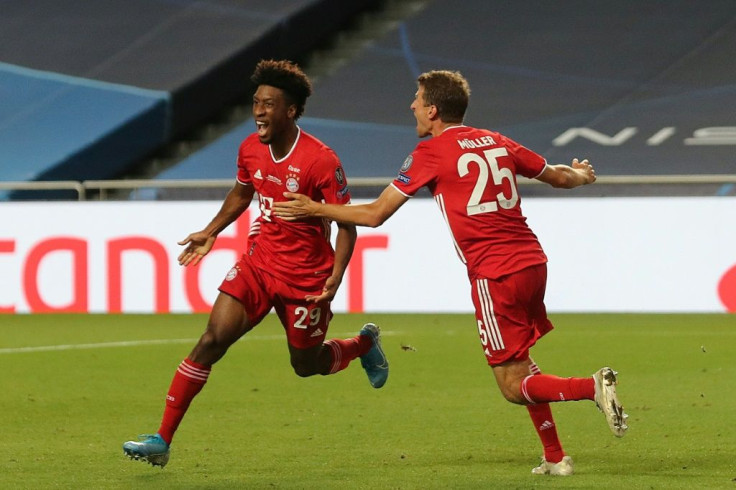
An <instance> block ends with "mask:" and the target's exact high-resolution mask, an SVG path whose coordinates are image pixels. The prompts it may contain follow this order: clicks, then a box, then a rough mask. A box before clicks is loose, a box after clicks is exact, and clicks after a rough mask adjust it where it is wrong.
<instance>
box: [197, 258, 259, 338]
mask: <svg viewBox="0 0 736 490" xmlns="http://www.w3.org/2000/svg"><path fill="white" fill-rule="evenodd" d="M219 290H220V294H219V295H218V297H217V299H216V300H215V304H214V306H213V308H212V313H211V314H210V320H209V322H208V327H207V328H208V330H210V331H212V332H213V333H215V334H217V335H218V337H220V336H222V338H223V340H225V339H230V340H232V341H233V342H234V341H235V340H237V339H238V338H240V337H242V336H243V335H244V334H245V333H247V332H248V331H249V330H251V329H252V328H253V327H255V326H256V325H258V324H259V323H260V322H261V321H262V320H263V318H264V317H265V316H266V315H267V314H268V312H269V311H270V310H271V308H272V306H273V305H272V302H271V299H270V294H269V291H268V289H267V287H266V285H265V284H264V281H263V278H262V275H261V272H260V271H259V270H258V269H257V268H255V267H254V266H253V265H252V264H251V263H250V261H249V260H248V258H247V257H241V259H240V260H238V262H237V263H236V264H235V266H234V267H233V268H232V269H231V270H230V271H229V272H228V273H227V275H226V276H225V279H224V280H223V281H222V284H220V287H219ZM233 337H234V339H233Z"/></svg>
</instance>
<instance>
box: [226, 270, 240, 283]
mask: <svg viewBox="0 0 736 490" xmlns="http://www.w3.org/2000/svg"><path fill="white" fill-rule="evenodd" d="M237 275H238V268H237V267H233V268H232V269H230V270H229V271H228V273H227V275H226V276H225V280H226V281H232V280H233V279H235V276H237Z"/></svg>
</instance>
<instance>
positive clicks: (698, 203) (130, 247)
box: [0, 197, 736, 313]
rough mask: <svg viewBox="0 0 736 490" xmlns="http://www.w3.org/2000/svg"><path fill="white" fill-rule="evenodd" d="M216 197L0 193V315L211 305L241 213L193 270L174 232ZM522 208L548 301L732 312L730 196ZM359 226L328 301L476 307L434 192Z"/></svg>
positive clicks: (562, 305)
mask: <svg viewBox="0 0 736 490" xmlns="http://www.w3.org/2000/svg"><path fill="white" fill-rule="evenodd" d="M357 202H360V201H357ZM219 205H220V203H219V202H191V203H186V202H185V203H182V202H123V203H119V202H59V203H57V202H33V203H14V202H9V203H0V215H1V216H2V219H1V220H2V225H1V226H0V278H2V279H1V280H0V312H6V313H13V312H15V313H29V312H48V311H58V310H62V311H84V312H93V313H104V312H125V313H146V312H180V313H181V312H190V311H206V310H207V308H208V305H209V304H211V303H212V302H213V301H214V298H215V296H216V294H217V286H218V285H219V283H220V281H221V280H222V278H223V277H224V275H225V274H226V273H227V271H228V270H229V268H230V267H231V265H232V263H233V262H234V260H235V258H236V252H235V250H236V249H237V250H238V251H240V250H242V248H243V247H242V245H241V243H242V237H244V236H245V235H246V234H247V223H246V221H247V219H248V217H246V218H245V219H244V220H243V222H241V223H240V224H239V225H238V226H236V225H233V226H231V227H230V228H229V229H228V230H225V231H224V232H223V233H222V234H221V236H220V239H219V240H218V242H219V243H221V244H222V245H224V246H225V247H226V250H220V251H216V252H212V253H211V254H210V256H208V257H207V258H206V259H205V262H203V264H202V265H200V266H199V268H198V269H197V270H193V271H190V272H189V273H187V272H186V271H187V269H185V268H181V267H179V265H178V264H177V262H176V258H177V255H178V254H179V253H180V251H181V247H180V246H178V245H177V243H176V242H177V241H178V240H181V239H182V238H184V237H185V236H186V235H187V234H188V233H189V232H192V231H195V230H198V229H200V228H201V227H203V226H204V225H205V224H206V223H207V222H209V220H210V219H211V218H212V216H214V214H215V213H216V212H217V210H218V208H219ZM522 207H523V209H524V212H525V214H526V215H527V216H528V219H529V223H530V225H531V227H532V229H533V230H535V232H536V233H537V235H538V236H539V238H540V240H541V242H542V245H543V247H544V249H545V251H546V252H547V255H548V256H549V258H550V262H549V281H548V287H547V306H548V309H549V311H553V312H554V311H558V312H587V311H590V312H724V311H727V310H731V311H734V310H736V198H731V197H712V198H702V197H698V198H598V199H594V198H554V199H547V198H529V199H525V200H523V202H522ZM252 213H255V206H254V205H252V206H251V209H250V213H249V215H251V214H252ZM236 234H238V237H235V235H236ZM359 237H360V242H359V243H360V247H359V250H358V251H357V252H356V257H355V258H354V260H353V263H352V264H351V266H350V269H349V270H348V274H347V276H346V279H345V282H344V283H343V286H342V287H341V290H340V292H339V293H338V296H337V297H336V298H335V300H334V302H333V310H334V311H336V312H344V311H366V312H470V311H472V310H471V308H472V307H471V302H470V296H469V284H468V281H467V278H466V275H465V269H464V267H463V265H462V264H461V263H460V261H459V260H458V258H457V256H456V255H455V252H454V249H453V247H452V244H451V240H450V237H449V234H448V232H447V227H446V225H445V224H444V222H443V220H442V218H441V215H440V213H439V211H438V210H437V209H436V206H435V203H434V201H433V200H431V199H412V200H410V201H409V202H408V203H407V204H406V205H404V207H403V208H402V209H400V210H399V211H398V212H397V214H396V215H395V216H394V217H393V218H391V219H390V220H389V221H388V222H387V223H386V224H384V225H383V226H382V227H380V228H377V229H370V228H360V229H359ZM227 238H230V240H227ZM230 242H232V243H230ZM229 247H232V248H229ZM361 262H362V273H361V270H360V269H361V267H360V265H361Z"/></svg>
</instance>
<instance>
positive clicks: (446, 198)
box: [392, 126, 547, 280]
mask: <svg viewBox="0 0 736 490" xmlns="http://www.w3.org/2000/svg"><path fill="white" fill-rule="evenodd" d="M546 164H547V163H546V160H545V159H544V158H543V157H541V156H540V155H537V154H536V153H534V152H533V151H531V150H529V149H527V148H524V147H523V146H521V145H520V144H518V143H516V142H515V141H513V140H511V139H509V138H507V137H505V136H503V135H502V134H499V133H495V132H492V131H488V130H485V129H476V128H472V127H469V126H453V127H450V128H447V129H446V130H445V131H444V132H443V133H442V134H441V135H439V136H437V137H433V138H430V139H428V140H426V141H423V142H421V143H419V144H418V145H417V147H416V148H415V149H414V151H413V152H412V154H411V155H409V156H408V157H407V159H406V160H405V161H404V164H403V165H402V166H401V169H400V170H399V175H398V177H396V179H395V180H394V181H393V184H392V185H393V186H394V187H395V188H396V189H398V190H399V192H401V193H403V194H404V195H406V196H413V195H414V194H415V193H416V192H417V191H418V190H419V189H420V188H421V187H424V186H427V187H428V188H429V190H430V191H431V192H432V195H433V196H434V198H435V201H436V202H437V204H438V205H439V208H440V211H441V212H442V215H443V216H444V218H445V221H446V222H447V224H448V225H449V228H450V233H451V234H452V238H453V241H454V243H455V249H456V250H457V253H458V255H459V256H460V260H462V261H463V263H464V264H465V265H466V266H467V268H468V276H469V277H470V279H471V280H474V279H476V278H477V277H486V278H489V279H497V278H499V277H501V276H504V275H506V274H510V273H512V272H516V271H519V270H521V269H524V268H526V267H529V266H532V265H535V264H541V263H545V262H546V261H547V257H546V255H545V254H544V251H543V250H542V247H541V245H540V244H539V240H538V239H537V237H536V235H535V234H534V233H533V232H532V230H531V229H530V228H529V226H528V225H527V223H526V218H525V217H524V215H523V214H522V212H521V198H520V197H519V193H518V190H517V185H516V174H519V175H523V176H525V177H529V178H534V177H537V176H538V175H539V174H541V173H542V171H543V170H544V168H545V166H546Z"/></svg>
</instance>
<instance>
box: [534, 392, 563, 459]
mask: <svg viewBox="0 0 736 490" xmlns="http://www.w3.org/2000/svg"><path fill="white" fill-rule="evenodd" d="M526 409H527V410H528V411H529V416H530V417H531V418H532V423H533V424H534V428H535V429H536V430H537V434H538V435H539V440H540V441H542V446H544V459H546V460H547V462H548V463H559V462H560V461H562V458H564V457H565V452H564V451H563V450H562V444H560V438H559V437H558V436H557V426H555V420H554V418H552V409H551V408H550V407H549V403H538V404H536V405H527V406H526Z"/></svg>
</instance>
